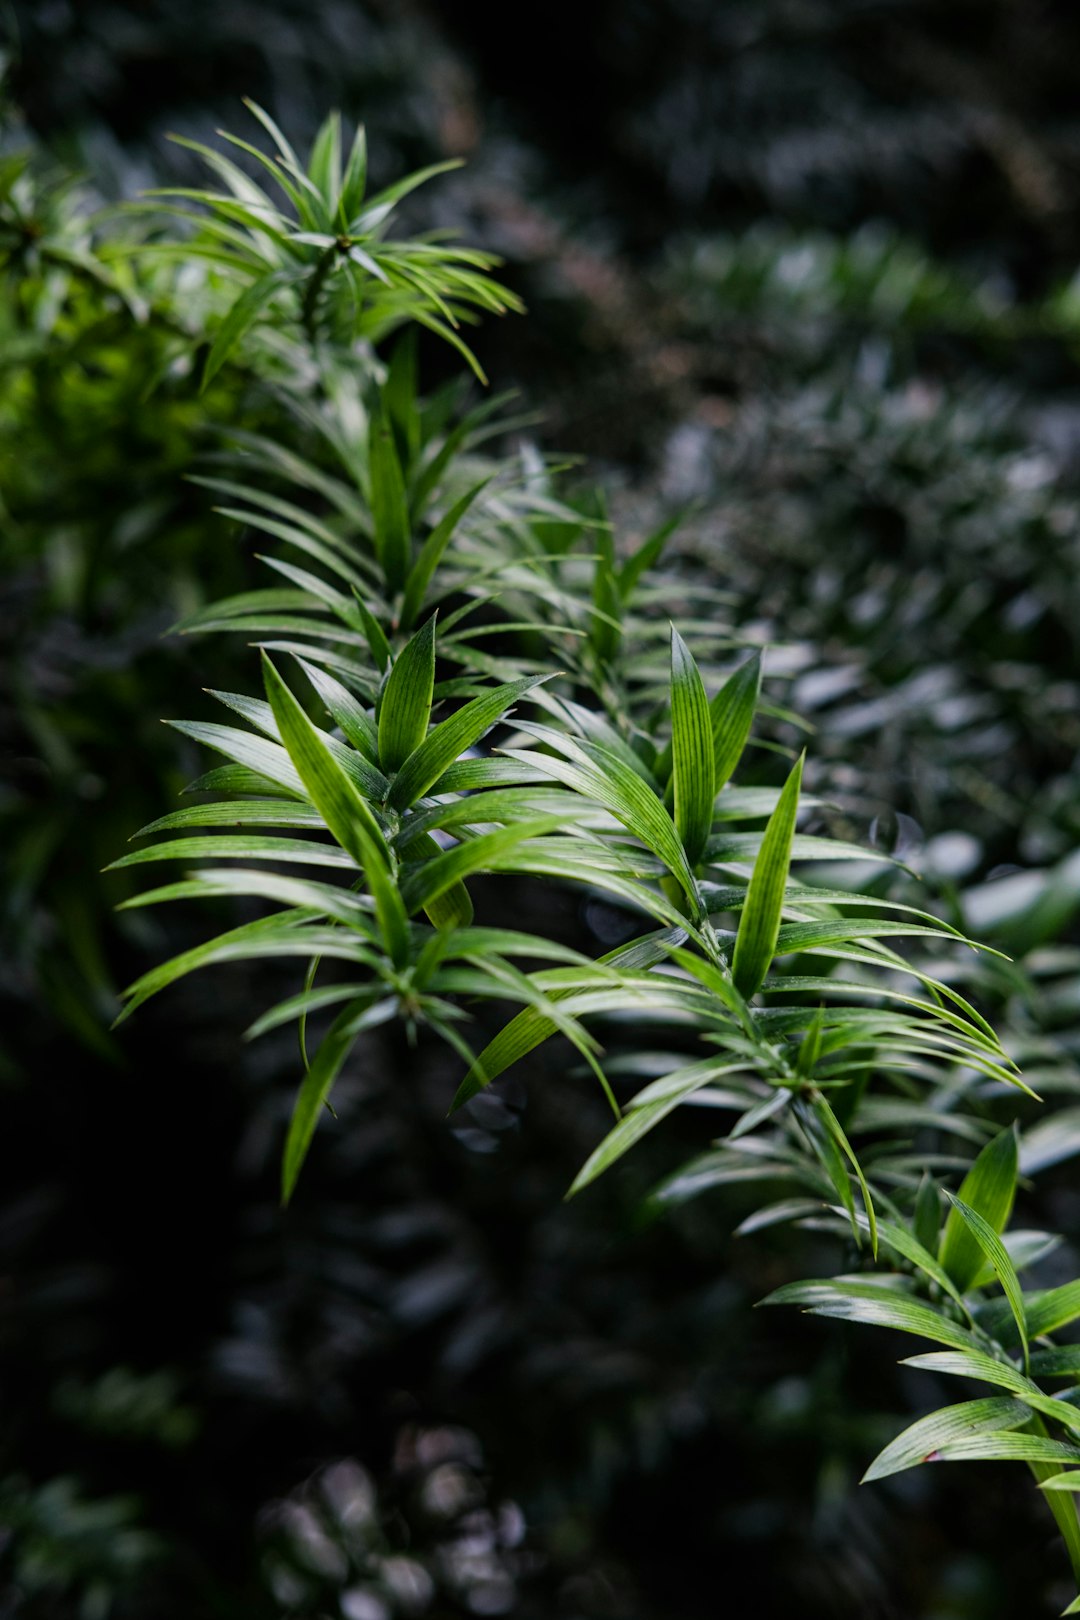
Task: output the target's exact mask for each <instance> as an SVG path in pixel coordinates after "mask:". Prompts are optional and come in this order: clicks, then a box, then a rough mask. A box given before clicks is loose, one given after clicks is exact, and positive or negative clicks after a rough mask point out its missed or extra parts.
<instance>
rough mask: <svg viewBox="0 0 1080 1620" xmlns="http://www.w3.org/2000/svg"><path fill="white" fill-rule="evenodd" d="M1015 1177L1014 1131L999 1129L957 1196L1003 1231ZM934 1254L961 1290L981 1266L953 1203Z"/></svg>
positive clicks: (971, 1234) (973, 1238)
mask: <svg viewBox="0 0 1080 1620" xmlns="http://www.w3.org/2000/svg"><path fill="white" fill-rule="evenodd" d="M1016 1177H1017V1144H1016V1132H1015V1131H1014V1130H1011V1129H1010V1130H1007V1131H1001V1132H1000V1133H999V1135H997V1136H995V1137H994V1138H993V1140H992V1141H990V1142H988V1143H987V1144H986V1146H985V1147H984V1148H983V1150H982V1152H981V1153H980V1154H979V1156H978V1158H977V1159H976V1160H975V1163H974V1164H973V1165H972V1167H971V1169H970V1170H969V1171H968V1173H967V1175H966V1176H965V1177H964V1180H963V1182H962V1183H961V1186H960V1193H959V1197H960V1199H961V1201H962V1202H963V1203H964V1204H966V1205H967V1206H968V1208H969V1209H973V1210H974V1211H975V1213H976V1214H977V1215H980V1216H981V1217H982V1219H983V1220H984V1221H985V1222H986V1223H987V1225H988V1226H990V1227H991V1228H992V1230H993V1231H994V1232H1003V1231H1004V1230H1005V1227H1006V1225H1007V1224H1008V1220H1009V1216H1010V1214H1011V1213H1012V1206H1013V1198H1014V1196H1015V1194H1016ZM938 1258H939V1259H940V1261H941V1263H942V1265H943V1266H944V1267H945V1270H946V1271H947V1272H948V1273H949V1276H950V1277H951V1278H952V1279H953V1282H954V1283H955V1284H956V1286H957V1287H958V1288H959V1290H960V1292H961V1293H965V1292H966V1290H967V1289H968V1288H970V1287H971V1284H972V1283H973V1282H974V1280H975V1278H976V1277H977V1276H978V1274H979V1272H980V1271H981V1270H982V1267H983V1261H984V1258H985V1257H984V1253H983V1249H982V1246H981V1245H980V1243H979V1240H978V1238H977V1237H976V1236H975V1233H974V1231H973V1230H972V1229H971V1227H970V1226H969V1225H968V1223H967V1222H966V1221H965V1220H964V1218H963V1216H962V1215H961V1213H960V1211H959V1210H958V1209H957V1208H955V1206H954V1207H953V1208H952V1209H950V1211H949V1216H948V1219H947V1220H946V1222H945V1230H944V1232H943V1233H942V1238H941V1251H940V1254H939V1256H938ZM1033 1331H1034V1330H1033Z"/></svg>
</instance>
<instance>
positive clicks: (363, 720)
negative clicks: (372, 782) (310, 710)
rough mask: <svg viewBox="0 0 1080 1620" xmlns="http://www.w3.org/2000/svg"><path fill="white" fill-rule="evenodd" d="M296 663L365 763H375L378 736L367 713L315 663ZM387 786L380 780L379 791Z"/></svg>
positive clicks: (339, 684)
mask: <svg viewBox="0 0 1080 1620" xmlns="http://www.w3.org/2000/svg"><path fill="white" fill-rule="evenodd" d="M297 663H298V664H299V665H300V668H301V669H302V670H303V672H304V674H305V675H306V676H307V678H308V680H309V681H310V682H311V684H312V686H313V687H314V688H315V690H316V692H318V694H319V696H320V697H321V698H322V700H323V702H324V703H325V704H326V709H327V713H328V714H329V715H330V717H331V719H333V720H334V721H335V722H336V724H337V725H339V726H340V727H341V729H342V731H343V732H344V733H345V736H346V737H347V738H348V740H349V742H351V743H352V745H353V747H354V748H355V749H357V750H358V751H359V752H360V753H361V754H363V756H364V758H365V759H366V760H367V761H368V763H369V764H371V765H378V763H379V739H378V734H377V732H376V730H375V722H374V720H373V719H372V718H371V715H370V714H368V712H367V710H366V709H364V708H363V707H362V706H361V705H360V704H359V703H358V702H357V700H356V698H355V697H354V696H353V694H352V693H351V692H350V691H349V690H348V688H347V687H344V686H342V684H341V682H340V681H336V680H335V679H334V677H333V676H332V675H328V674H327V673H326V671H325V670H323V669H319V668H318V666H317V665H316V664H309V663H308V662H307V660H306V659H304V658H298V659H297ZM388 787H389V783H386V782H384V785H383V789H382V793H383V794H385V792H386V790H387V788H388ZM380 796H381V795H380Z"/></svg>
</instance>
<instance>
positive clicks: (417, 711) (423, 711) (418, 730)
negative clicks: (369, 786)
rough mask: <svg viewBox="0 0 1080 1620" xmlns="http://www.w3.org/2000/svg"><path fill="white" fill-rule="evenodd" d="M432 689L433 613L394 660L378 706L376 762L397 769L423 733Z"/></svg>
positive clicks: (433, 685) (393, 769) (428, 717)
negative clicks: (377, 759)
mask: <svg viewBox="0 0 1080 1620" xmlns="http://www.w3.org/2000/svg"><path fill="white" fill-rule="evenodd" d="M434 689H435V616H434V614H433V615H432V616H431V618H430V619H428V621H427V623H426V624H424V625H423V626H422V627H421V628H420V629H419V630H418V631H417V632H416V634H415V636H413V637H412V639H411V640H410V641H408V642H407V643H406V644H405V646H404V647H403V648H402V650H401V652H400V653H399V654H398V656H397V658H396V660H395V661H394V667H393V668H392V669H391V671H390V674H389V677H388V679H387V682H386V687H385V689H384V691H383V696H382V706H381V707H380V709H379V763H380V764H381V766H382V768H383V769H384V770H386V771H397V770H400V769H401V767H402V765H404V763H405V761H406V760H407V759H408V757H409V755H410V754H413V753H415V751H416V750H417V749H418V748H419V746H420V744H421V743H422V742H423V740H424V738H425V737H426V736H427V729H428V721H429V720H430V718H431V698H432V693H433V692H434Z"/></svg>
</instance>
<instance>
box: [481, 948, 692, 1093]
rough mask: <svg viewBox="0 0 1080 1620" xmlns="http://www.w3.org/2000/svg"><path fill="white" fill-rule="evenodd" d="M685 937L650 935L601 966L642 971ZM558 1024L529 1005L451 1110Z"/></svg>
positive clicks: (487, 1053)
mask: <svg viewBox="0 0 1080 1620" xmlns="http://www.w3.org/2000/svg"><path fill="white" fill-rule="evenodd" d="M682 938H685V936H684V935H683V934H682V933H681V931H678V930H667V931H665V932H664V933H657V934H650V935H647V936H646V937H645V938H643V939H638V940H634V941H632V943H631V944H629V945H620V946H619V947H618V949H617V950H614V951H609V952H608V954H607V955H606V956H602V957H600V959H599V962H598V964H597V965H598V966H600V967H612V968H618V969H619V971H620V972H640V971H642V970H644V969H647V968H650V967H653V966H655V964H656V963H657V962H661V961H663V959H664V957H665V955H666V954H667V952H668V950H669V948H670V947H671V945H672V944H674V943H675V942H676V941H677V940H679V939H682ZM569 993H570V992H569V991H565V992H560V991H559V990H558V989H554V990H551V991H549V993H548V999H549V1001H557V1000H558V999H560V996H561V995H564V994H566V995H568V994H569ZM557 1027H558V1026H557V1025H556V1024H555V1023H554V1022H553V1021H552V1019H550V1018H549V1017H546V1016H545V1015H544V1014H543V1013H541V1012H539V1011H538V1010H537V1009H536V1008H535V1007H526V1008H525V1010H524V1012H521V1013H518V1015H517V1017H516V1018H512V1019H511V1021H510V1022H509V1023H508V1024H506V1025H505V1026H504V1027H503V1028H502V1029H501V1030H500V1031H499V1033H498V1034H497V1035H496V1036H495V1037H494V1039H493V1040H491V1041H489V1042H488V1044H487V1046H485V1048H484V1050H483V1051H482V1052H481V1053H480V1055H479V1057H478V1058H477V1060H476V1062H475V1064H474V1065H473V1067H472V1068H471V1069H470V1070H469V1072H468V1074H466V1076H465V1078H464V1080H463V1081H462V1082H461V1085H460V1086H459V1087H458V1090H457V1093H456V1095H455V1097H454V1100H453V1103H452V1104H451V1111H453V1110H455V1109H458V1108H460V1107H462V1105H463V1104H464V1103H467V1102H468V1101H469V1099H470V1097H475V1096H476V1094H477V1092H478V1091H481V1090H483V1088H484V1086H486V1085H490V1083H491V1082H492V1081H493V1080H497V1079H498V1077H499V1075H500V1074H502V1073H503V1072H504V1071H505V1070H506V1069H508V1068H509V1067H510V1066H511V1064H513V1063H516V1062H517V1061H518V1060H519V1058H523V1057H524V1056H525V1055H526V1054H527V1053H528V1052H531V1051H533V1050H534V1048H536V1047H537V1046H540V1045H541V1044H542V1043H543V1042H544V1041H546V1040H547V1039H548V1038H549V1036H551V1035H553V1034H554V1033H555V1030H556V1028H557Z"/></svg>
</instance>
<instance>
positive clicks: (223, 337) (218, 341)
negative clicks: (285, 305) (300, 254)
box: [202, 270, 296, 390]
mask: <svg viewBox="0 0 1080 1620" xmlns="http://www.w3.org/2000/svg"><path fill="white" fill-rule="evenodd" d="M295 279H296V276H295V273H294V272H292V271H285V270H271V271H269V272H268V274H267V275H265V276H260V277H259V279H258V280H257V281H253V282H252V284H251V286H250V287H248V289H247V290H246V292H242V293H241V294H240V297H239V298H238V299H237V300H236V302H235V304H233V305H232V307H231V308H230V310H229V312H228V314H227V315H226V316H225V319H224V320H223V321H222V323H221V325H220V326H219V327H218V329H217V334H216V336H215V338H214V341H213V343H212V344H211V345H210V352H209V354H208V355H207V357H206V365H205V367H204V369H203V379H202V387H203V390H205V389H207V388H208V387H209V386H210V384H211V383H212V382H213V380H214V378H215V377H216V376H217V374H218V372H219V371H220V370H221V368H222V366H223V365H224V364H225V362H226V360H227V359H228V358H229V355H230V354H231V353H232V351H233V349H235V347H236V345H237V344H238V343H239V341H240V339H241V338H242V337H243V335H244V333H245V332H246V331H247V330H248V328H249V327H251V326H253V325H254V323H255V322H256V321H257V320H258V318H259V315H260V314H261V312H262V310H263V309H264V308H265V306H266V305H267V304H268V303H269V302H270V300H271V298H273V296H274V294H275V293H276V292H280V290H281V289H282V287H287V286H288V284H289V282H290V281H294V280H295Z"/></svg>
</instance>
